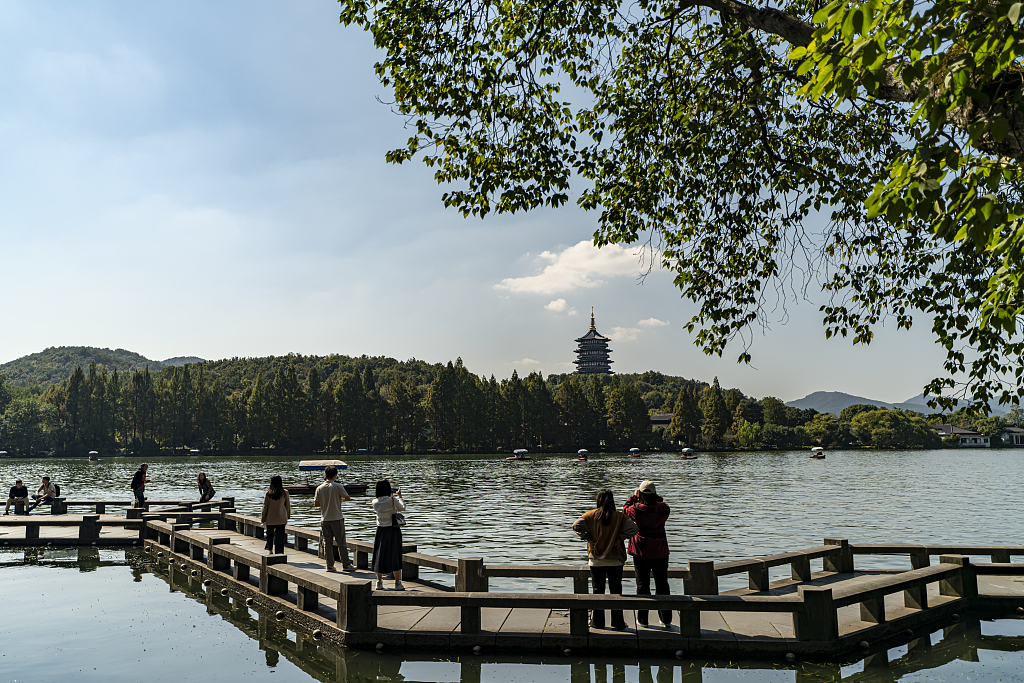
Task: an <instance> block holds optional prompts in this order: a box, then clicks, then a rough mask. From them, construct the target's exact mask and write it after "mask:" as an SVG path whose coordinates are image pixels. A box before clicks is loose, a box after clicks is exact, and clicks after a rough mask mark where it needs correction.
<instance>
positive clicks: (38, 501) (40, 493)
mask: <svg viewBox="0 0 1024 683" xmlns="http://www.w3.org/2000/svg"><path fill="white" fill-rule="evenodd" d="M56 497H57V489H56V487H54V485H53V484H51V483H50V478H49V477H43V483H42V485H41V486H40V487H39V488H38V489H36V492H35V494H34V495H33V496H32V499H33V500H34V501H35V502H34V503H32V504H31V505H29V506H28V508H26V509H25V514H26V515H27V514H28V513H30V512H32V511H33V510H35V509H36V508H37V507H38V506H39V505H42V504H44V503H52V502H53V500H54V499H55V498H56Z"/></svg>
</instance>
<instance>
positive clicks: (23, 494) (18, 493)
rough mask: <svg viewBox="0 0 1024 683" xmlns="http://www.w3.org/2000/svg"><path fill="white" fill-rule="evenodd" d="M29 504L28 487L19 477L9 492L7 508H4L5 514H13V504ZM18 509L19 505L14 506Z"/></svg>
mask: <svg viewBox="0 0 1024 683" xmlns="http://www.w3.org/2000/svg"><path fill="white" fill-rule="evenodd" d="M12 504H13V505H15V506H17V505H19V504H21V505H27V504H28V487H27V486H25V484H23V483H22V482H21V479H18V480H16V481H15V482H14V486H12V487H11V490H10V492H9V493H8V494H7V508H6V509H4V514H5V515H9V514H11V505H12ZM14 509H15V511H17V509H18V508H17V507H15V508H14Z"/></svg>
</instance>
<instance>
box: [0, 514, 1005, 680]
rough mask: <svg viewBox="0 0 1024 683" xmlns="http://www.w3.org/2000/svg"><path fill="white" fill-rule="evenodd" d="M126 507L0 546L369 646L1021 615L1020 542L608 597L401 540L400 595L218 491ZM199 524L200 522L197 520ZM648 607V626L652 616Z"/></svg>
mask: <svg viewBox="0 0 1024 683" xmlns="http://www.w3.org/2000/svg"><path fill="white" fill-rule="evenodd" d="M120 503H121V502H116V503H110V502H104V504H105V505H119V504H120ZM67 504H68V506H69V507H73V506H74V505H75V503H74V501H68V503H67ZM95 504H96V503H95V502H90V505H95ZM131 512H132V515H131V516H132V517H139V518H137V519H131V518H129V517H127V516H125V517H121V516H114V515H107V514H74V515H72V514H55V515H38V516H29V517H25V516H13V517H11V516H8V517H0V548H3V547H5V546H6V547H24V546H82V545H89V546H93V545H95V546H103V547H108V546H126V545H139V546H142V547H144V548H145V550H146V552H148V553H150V555H151V557H152V558H153V559H154V560H155V561H158V562H162V563H165V564H166V565H167V566H168V567H169V568H172V569H173V570H174V571H175V572H179V571H180V572H184V573H185V574H186V575H187V576H189V577H191V578H192V579H193V580H195V581H200V582H202V585H203V586H204V587H205V590H207V591H209V592H211V594H213V593H216V594H217V595H218V596H220V597H233V598H236V599H242V600H246V601H247V602H251V603H254V604H256V605H259V606H262V607H263V608H265V609H269V610H270V611H271V612H272V613H275V614H276V615H277V616H278V618H279V619H281V620H282V621H288V622H292V623H294V624H296V625H297V626H299V627H300V628H303V629H305V630H306V631H307V632H309V633H312V634H315V636H316V637H317V638H319V639H323V640H326V641H330V642H334V643H336V644H340V645H347V646H351V647H359V648H370V649H380V648H384V649H402V650H437V649H448V650H455V651H467V652H477V653H491V654H493V653H499V652H500V653H511V652H553V651H557V652H564V651H565V650H569V651H571V652H574V653H575V652H591V653H595V652H596V653H600V654H621V655H630V656H632V655H639V656H676V657H682V656H685V657H688V658H693V657H712V658H713V657H741V658H744V659H755V660H781V659H787V658H788V659H794V658H799V659H819V660H822V659H834V658H836V657H839V656H842V655H844V654H847V653H860V654H864V653H868V652H871V651H875V650H877V649H878V648H883V649H884V648H886V647H891V646H892V645H894V644H903V643H909V642H912V641H913V640H914V639H915V638H917V637H919V636H920V635H921V634H922V633H925V632H930V631H932V630H934V629H935V628H938V627H941V626H948V625H951V624H954V623H956V622H959V621H961V620H963V619H966V618H967V617H968V615H972V616H975V617H977V616H998V615H1005V614H1008V613H1011V612H1013V613H1015V612H1016V611H1017V610H1018V609H1020V610H1021V611H1024V564H1013V563H1011V561H1010V560H1011V558H1012V557H1013V556H1024V546H961V545H950V546H940V545H913V544H850V543H849V542H848V541H847V540H846V539H838V538H829V539H825V541H824V543H823V545H821V546H818V547H814V548H807V549H803V550H797V551H793V552H787V553H782V554H778V555H770V556H764V557H756V558H751V559H746V560H736V561H730V562H719V563H716V562H712V561H710V560H690V561H689V563H688V564H687V565H686V566H685V567H673V568H672V569H671V570H670V576H674V577H676V578H681V579H682V580H683V585H684V594H683V595H673V596H632V595H623V596H617V595H590V594H589V593H588V591H589V575H590V572H589V569H588V568H587V567H586V566H566V567H556V566H539V565H489V564H486V562H485V561H484V559H483V558H480V557H469V558H459V559H446V558H442V557H435V556H432V555H427V554H423V553H419V552H417V548H416V546H412V545H407V546H404V547H403V556H402V559H403V573H404V575H403V582H404V583H405V585H406V588H407V590H406V591H404V592H395V591H390V590H385V591H377V590H373V587H374V582H375V577H374V576H373V574H372V573H371V572H370V571H369V570H368V565H369V555H370V553H371V552H372V544H370V543H367V542H364V541H358V540H354V539H348V541H347V545H348V548H349V550H350V552H353V553H354V555H355V562H356V565H357V569H356V570H355V571H354V572H351V573H348V572H342V573H335V574H329V573H327V572H326V563H325V562H324V560H322V559H320V558H319V557H318V556H317V546H318V544H319V537H320V534H319V531H315V530H310V529H303V528H300V527H293V526H288V527H286V532H287V534H288V536H289V540H290V541H291V542H290V543H289V544H288V547H287V548H286V552H285V553H282V554H279V555H278V554H272V553H268V552H267V551H266V550H264V548H263V546H264V542H263V540H262V538H263V531H264V530H263V527H262V525H261V524H260V521H259V519H258V518H255V517H249V516H246V515H241V514H238V513H236V512H235V510H234V507H233V501H232V500H231V499H225V500H222V501H214V502H211V503H206V504H204V505H202V506H200V505H197V504H192V503H173V505H172V506H171V507H169V508H164V509H151V510H150V511H148V512H146V511H142V510H133V511H131ZM199 522H202V523H205V524H203V525H201V526H199V527H198V528H197V527H196V524H197V523H199ZM858 555H902V556H904V557H906V558H907V559H908V564H909V567H908V568H907V569H905V570H869V569H857V568H856V567H855V558H856V557H857V556H858ZM933 558H934V559H936V560H937V561H936V563H935V564H932V561H933ZM979 559H984V560H986V561H983V562H979V561H977V560H979ZM339 565H340V563H339ZM786 566H788V567H789V570H790V571H789V574H790V576H789V578H786V579H783V580H776V581H770V580H769V570H770V569H771V568H774V567H786ZM421 567H428V568H431V569H434V570H437V571H440V572H445V573H448V574H453V575H454V577H455V587H454V589H452V588H450V587H446V586H442V585H439V584H437V583H434V582H431V581H428V580H426V579H425V578H421V577H420V568H421ZM819 567H820V568H819ZM631 574H632V570H631V568H628V567H627V569H626V575H627V576H630V575H631ZM735 574H746V575H747V584H748V585H747V587H746V588H741V589H736V590H730V591H726V592H720V591H719V588H718V582H719V578H720V577H723V576H729V575H735ZM499 577H503V578H508V577H512V578H534V579H545V578H553V579H572V582H573V587H574V592H573V593H556V592H550V593H547V592H530V593H512V592H499V591H491V590H489V588H490V586H489V583H490V579H491V578H499ZM389 583H390V582H389ZM593 609H605V610H608V609H621V610H624V611H625V615H626V620H627V624H628V628H627V629H626V630H624V631H615V630H610V629H593V628H590V626H589V619H588V617H589V610H593ZM638 610H645V611H649V612H656V611H658V610H670V611H672V612H673V613H674V621H675V623H674V624H673V626H672V627H671V628H668V629H666V628H662V627H660V626H656V627H654V628H643V627H641V628H637V624H636V621H635V612H636V611H638ZM650 617H651V621H652V623H654V622H656V621H657V615H656V614H651V615H650Z"/></svg>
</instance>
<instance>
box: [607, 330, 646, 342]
mask: <svg viewBox="0 0 1024 683" xmlns="http://www.w3.org/2000/svg"><path fill="white" fill-rule="evenodd" d="M640 332H641V330H640V329H639V328H637V327H613V328H612V329H611V330H610V331H609V332H608V336H609V337H611V338H612V340H614V341H620V342H631V341H635V340H636V336H637V335H638V334H640Z"/></svg>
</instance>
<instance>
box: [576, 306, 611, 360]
mask: <svg viewBox="0 0 1024 683" xmlns="http://www.w3.org/2000/svg"><path fill="white" fill-rule="evenodd" d="M610 341H611V339H609V338H608V337H605V336H603V335H602V334H601V333H600V332H598V331H597V328H596V327H594V309H593V308H591V309H590V331H589V332H587V333H586V334H585V335H583V336H582V337H580V338H579V339H577V340H576V344H577V346H576V360H574V361H573V363H574V364H575V365H576V372H578V373H579V374H581V375H598V374H604V375H610V374H612V363H614V362H615V361H613V360H610V359H609V358H608V354H609V353H611V349H609V348H608V342H610Z"/></svg>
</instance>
